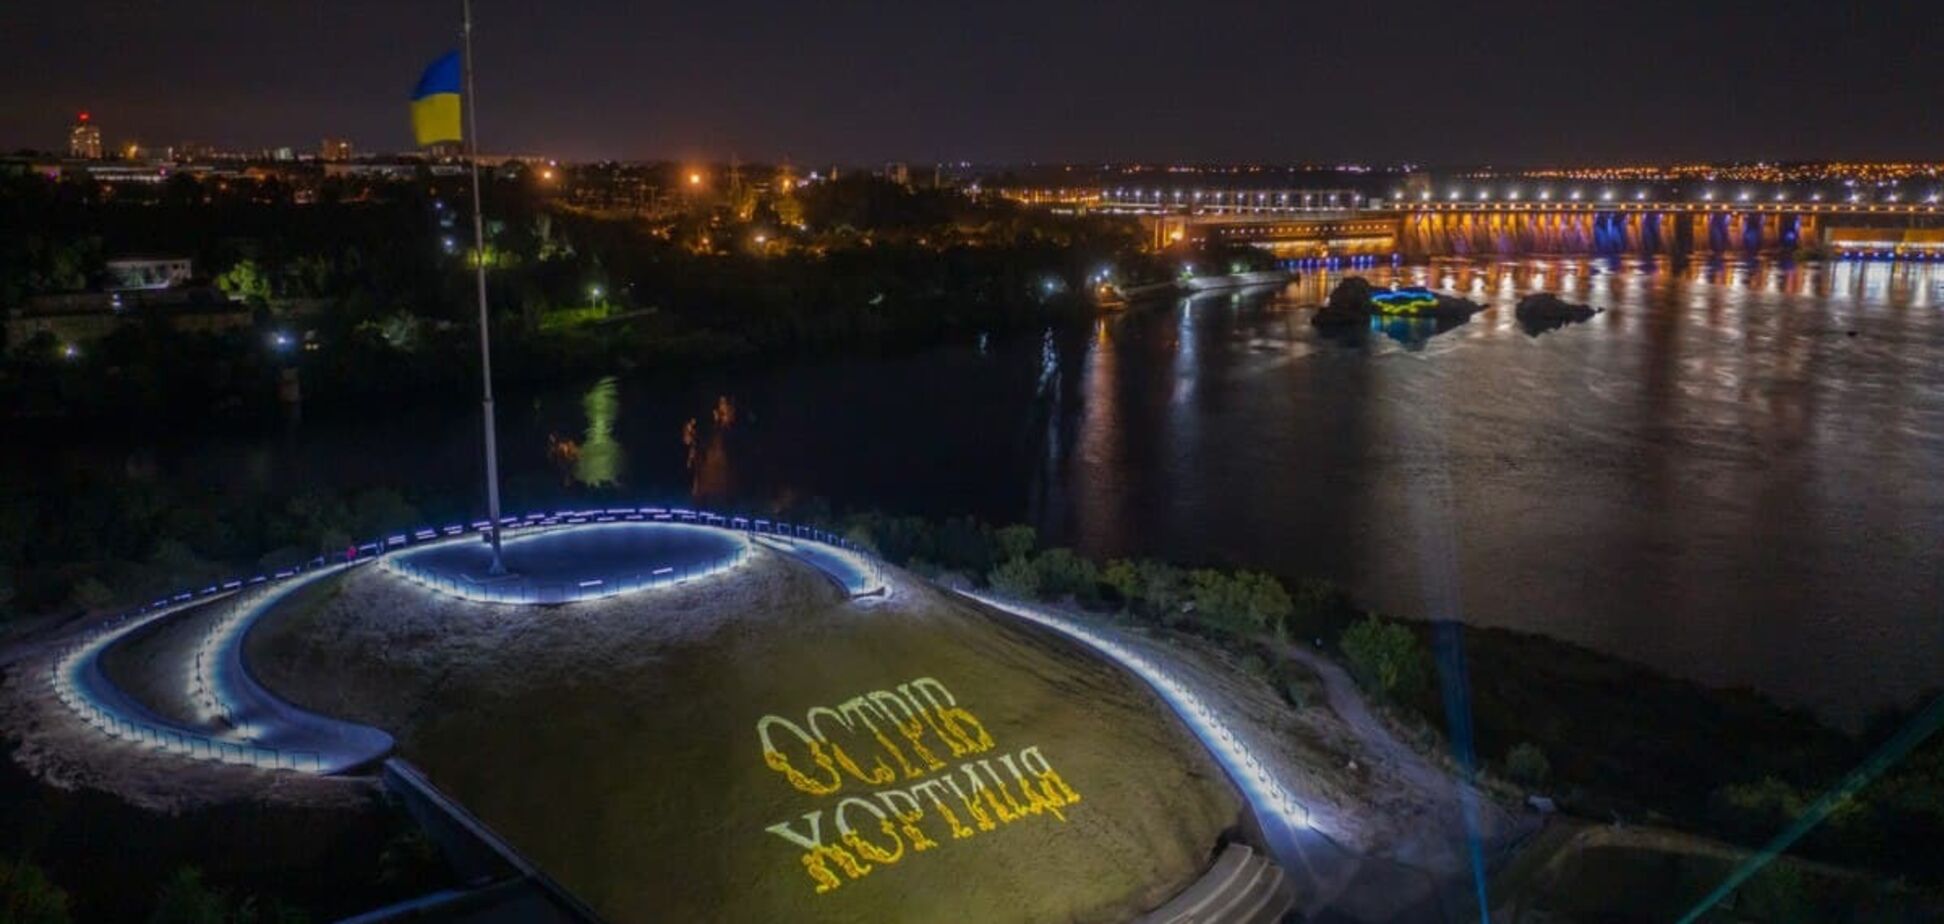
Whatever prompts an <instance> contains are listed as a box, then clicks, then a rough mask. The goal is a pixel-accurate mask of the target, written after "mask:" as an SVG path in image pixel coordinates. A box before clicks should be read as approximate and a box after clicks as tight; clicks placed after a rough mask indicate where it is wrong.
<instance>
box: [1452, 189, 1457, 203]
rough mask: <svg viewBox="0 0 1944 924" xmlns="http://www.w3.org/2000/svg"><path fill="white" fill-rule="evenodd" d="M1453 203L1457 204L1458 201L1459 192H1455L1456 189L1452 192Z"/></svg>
mask: <svg viewBox="0 0 1944 924" xmlns="http://www.w3.org/2000/svg"><path fill="white" fill-rule="evenodd" d="M1451 201H1453V202H1457V201H1458V190H1455V189H1454V190H1452V191H1451Z"/></svg>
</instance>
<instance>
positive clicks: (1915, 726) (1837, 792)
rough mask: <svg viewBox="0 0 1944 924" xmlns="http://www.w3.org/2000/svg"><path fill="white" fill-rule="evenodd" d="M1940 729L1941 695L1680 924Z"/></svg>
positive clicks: (1703, 910) (1714, 902)
mask: <svg viewBox="0 0 1944 924" xmlns="http://www.w3.org/2000/svg"><path fill="white" fill-rule="evenodd" d="M1940 726H1944V695H1940V696H1939V697H1937V698H1936V699H1934V700H1932V701H1931V704H1930V705H1929V706H1926V707H1924V711H1923V712H1920V713H1918V714H1917V716H1916V717H1915V718H1913V719H1911V720H1910V721H1909V722H1908V723H1906V724H1905V725H1904V727H1903V728H1902V729H1901V730H1899V731H1898V732H1897V733H1896V734H1895V735H1892V736H1891V737H1890V740H1888V741H1885V742H1884V743H1883V746H1881V747H1879V748H1877V749H1876V751H1875V753H1872V754H1871V755H1870V756H1869V758H1868V759H1866V760H1864V761H1863V762H1862V763H1861V764H1858V765H1857V767H1856V769H1854V770H1851V771H1850V772H1849V775H1848V776H1845V777H1843V779H1842V781H1841V782H1839V783H1837V784H1836V786H1835V787H1834V788H1832V789H1830V790H1829V791H1828V792H1826V793H1823V795H1822V798H1820V799H1817V800H1816V801H1815V803H1814V804H1813V805H1811V806H1809V807H1808V808H1807V809H1804V810H1803V812H1802V814H1801V815H1798V816H1796V820H1795V822H1794V823H1793V824H1791V825H1789V826H1788V827H1787V828H1785V829H1783V831H1782V833H1780V834H1777V835H1776V836H1775V838H1774V839H1773V840H1770V841H1769V842H1768V843H1767V844H1764V845H1763V846H1762V849H1761V850H1758V851H1756V852H1755V853H1754V854H1753V855H1751V856H1749V858H1748V859H1746V860H1743V861H1742V863H1741V865H1740V866H1737V867H1735V871H1734V872H1733V873H1731V874H1730V875H1729V876H1728V878H1727V879H1724V880H1722V882H1721V885H1718V886H1716V887H1715V890H1714V891H1713V892H1709V893H1708V895H1707V897H1705V898H1703V899H1701V902H1700V904H1697V905H1695V906H1694V907H1693V908H1692V909H1690V910H1689V911H1688V913H1687V914H1686V915H1683V916H1682V917H1681V924H1693V922H1694V921H1697V920H1700V918H1701V915H1702V914H1704V913H1706V912H1707V911H1708V909H1710V908H1713V907H1714V906H1716V905H1719V904H1721V903H1722V902H1723V901H1724V900H1726V899H1727V898H1728V896H1729V895H1732V894H1734V891H1735V890H1736V889H1739V888H1741V886H1742V883H1745V882H1747V881H1748V880H1749V879H1750V878H1752V877H1753V876H1754V875H1755V874H1756V873H1759V872H1761V871H1762V867H1765V866H1767V865H1769V864H1770V863H1772V862H1774V861H1775V858H1776V857H1778V856H1781V855H1782V853H1783V852H1784V851H1786V850H1788V849H1789V848H1790V847H1791V846H1793V845H1794V844H1795V842H1796V841H1799V840H1801V839H1802V838H1803V836H1804V835H1806V834H1808V833H1809V832H1810V831H1811V830H1813V829H1814V828H1815V827H1816V826H1817V825H1819V824H1822V823H1823V819H1825V818H1828V817H1829V815H1830V813H1831V812H1834V811H1835V810H1836V807H1837V806H1839V805H1841V804H1843V800H1845V799H1848V798H1850V797H1851V796H1854V795H1856V794H1857V793H1858V792H1861V791H1862V789H1863V787H1865V786H1868V785H1869V784H1870V781H1871V780H1874V779H1876V778H1877V777H1878V776H1880V775H1882V773H1883V771H1885V770H1888V769H1890V767H1891V766H1892V765H1894V764H1896V763H1897V762H1898V761H1901V760H1903V759H1904V755H1906V754H1909V753H1910V752H1911V750H1912V749H1914V748H1916V747H1917V746H1918V745H1920V744H1923V743H1924V739H1926V738H1929V737H1930V736H1931V735H1932V734H1934V733H1935V732H1936V731H1937V729H1938V728H1939V727H1940Z"/></svg>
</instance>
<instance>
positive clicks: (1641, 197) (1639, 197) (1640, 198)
mask: <svg viewBox="0 0 1944 924" xmlns="http://www.w3.org/2000/svg"><path fill="white" fill-rule="evenodd" d="M1646 200H1647V190H1644V189H1643V190H1641V191H1639V192H1636V193H1634V201H1635V202H1645V201H1646Z"/></svg>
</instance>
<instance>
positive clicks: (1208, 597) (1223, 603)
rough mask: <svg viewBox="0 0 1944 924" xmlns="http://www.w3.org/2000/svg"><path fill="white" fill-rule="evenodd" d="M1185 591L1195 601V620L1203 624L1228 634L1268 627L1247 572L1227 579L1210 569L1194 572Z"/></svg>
mask: <svg viewBox="0 0 1944 924" xmlns="http://www.w3.org/2000/svg"><path fill="white" fill-rule="evenodd" d="M1188 588H1189V593H1190V594H1191V595H1192V596H1193V597H1194V600H1195V619H1196V621H1197V622H1200V623H1201V624H1202V625H1205V626H1207V627H1209V628H1211V629H1215V630H1217V631H1220V632H1226V633H1229V634H1231V635H1250V634H1252V633H1255V632H1260V631H1262V629H1264V628H1265V627H1266V626H1267V625H1268V623H1267V621H1266V616H1265V613H1266V609H1265V608H1263V607H1261V606H1258V605H1257V601H1256V600H1255V599H1254V598H1255V595H1256V592H1257V591H1256V586H1255V581H1254V579H1253V578H1251V577H1250V576H1249V575H1248V574H1247V573H1246V572H1245V573H1243V574H1238V575H1235V576H1230V575H1228V574H1225V573H1223V572H1220V571H1216V570H1214V569H1212V568H1200V569H1196V570H1195V571H1193V572H1190V573H1189V575H1188ZM1285 602H1286V598H1285Z"/></svg>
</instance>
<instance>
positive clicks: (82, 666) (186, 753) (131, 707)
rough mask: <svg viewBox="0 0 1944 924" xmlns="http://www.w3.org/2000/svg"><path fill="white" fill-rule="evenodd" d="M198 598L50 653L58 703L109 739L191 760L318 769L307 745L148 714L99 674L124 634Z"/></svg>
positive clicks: (125, 620) (131, 618) (112, 625)
mask: <svg viewBox="0 0 1944 924" xmlns="http://www.w3.org/2000/svg"><path fill="white" fill-rule="evenodd" d="M201 602H204V601H202V600H191V601H188V602H186V603H184V604H182V605H179V606H176V607H163V608H157V609H153V610H150V611H147V612H145V613H137V614H131V615H128V616H123V617H121V618H118V619H116V620H113V621H111V622H109V623H108V624H106V625H103V626H99V627H97V628H96V629H95V630H94V631H92V632H90V633H89V634H88V635H87V636H86V637H84V638H83V639H81V640H80V641H78V642H76V643H74V644H72V645H70V646H68V648H67V649H66V650H65V651H63V652H62V653H61V655H60V656H59V657H57V658H55V661H54V665H53V667H52V668H51V669H50V675H49V678H48V681H49V685H50V686H51V687H52V688H53V691H54V695H55V696H56V697H57V698H59V699H60V701H61V703H62V704H63V705H65V706H67V707H68V709H69V710H71V711H73V712H74V714H75V715H77V716H79V717H80V719H81V720H82V721H83V722H86V723H87V724H89V725H92V726H94V727H95V728H97V729H100V730H101V732H102V733H103V734H105V735H107V736H109V737H111V738H115V739H118V740H121V741H126V742H129V743H131V744H137V745H142V746H145V747H150V748H154V749H156V750H159V751H163V752H165V753H169V754H177V755H180V756H183V757H188V758H191V759H195V760H205V761H212V762H216V763H224V764H237V765H241V766H248V767H258V768H262V769H267V770H296V771H301V772H307V773H317V772H320V771H321V770H322V767H323V761H322V759H321V755H320V754H319V753H318V752H317V751H314V750H309V749H289V748H273V747H265V746H262V745H259V744H256V743H253V742H250V741H247V740H242V739H240V738H236V737H230V736H224V735H218V734H211V733H209V732H206V731H201V730H197V729H193V728H188V727H185V726H182V725H178V724H175V723H172V722H168V721H165V720H161V719H159V718H157V717H154V716H152V715H149V714H148V713H147V711H146V710H144V709H141V708H140V707H139V706H137V705H135V704H133V703H130V702H127V701H125V695H124V694H122V693H121V692H120V691H119V690H117V689H115V688H114V687H113V683H112V682H111V681H109V680H108V679H107V677H106V676H105V675H103V674H102V673H101V666H100V660H99V659H100V656H101V653H102V652H103V651H105V650H107V648H108V647H109V646H110V645H113V644H114V643H115V642H117V641H120V640H121V639H122V638H125V637H126V636H127V635H128V634H129V633H131V632H134V631H135V630H137V629H140V628H142V627H144V626H147V625H150V624H152V623H155V622H158V621H160V620H162V619H164V618H166V617H168V616H171V615H173V614H175V613H176V612H179V611H180V610H182V609H186V608H188V607H191V606H194V605H196V604H198V603H201Z"/></svg>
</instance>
